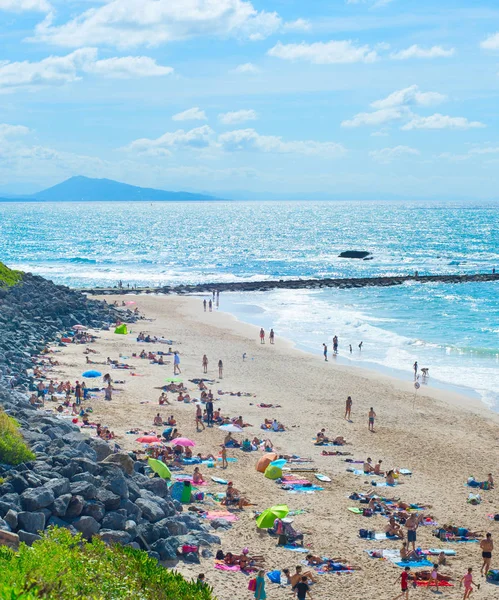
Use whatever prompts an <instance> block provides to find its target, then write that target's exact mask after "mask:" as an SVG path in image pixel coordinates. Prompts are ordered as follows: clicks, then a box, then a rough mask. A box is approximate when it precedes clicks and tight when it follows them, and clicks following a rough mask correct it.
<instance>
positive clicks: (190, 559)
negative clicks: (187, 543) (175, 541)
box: [183, 552, 200, 565]
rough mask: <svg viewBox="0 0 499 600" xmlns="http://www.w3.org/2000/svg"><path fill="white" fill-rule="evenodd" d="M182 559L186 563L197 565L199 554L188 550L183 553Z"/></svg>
mask: <svg viewBox="0 0 499 600" xmlns="http://www.w3.org/2000/svg"><path fill="white" fill-rule="evenodd" d="M183 559H184V561H185V562H186V563H192V564H196V565H198V564H199V563H200V560H199V554H197V553H196V552H188V553H187V554H184V556H183Z"/></svg>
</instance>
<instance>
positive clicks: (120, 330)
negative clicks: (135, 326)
mask: <svg viewBox="0 0 499 600" xmlns="http://www.w3.org/2000/svg"><path fill="white" fill-rule="evenodd" d="M114 333H119V334H121V335H127V333H128V329H127V326H126V324H125V323H122V324H121V325H118V327H116V329H115V330H114Z"/></svg>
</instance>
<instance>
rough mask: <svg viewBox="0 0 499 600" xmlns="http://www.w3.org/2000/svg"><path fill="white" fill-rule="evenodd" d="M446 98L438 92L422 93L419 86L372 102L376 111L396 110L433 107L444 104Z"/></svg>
mask: <svg viewBox="0 0 499 600" xmlns="http://www.w3.org/2000/svg"><path fill="white" fill-rule="evenodd" d="M444 100H446V96H444V95H443V94H439V93H438V92H422V91H421V90H420V89H419V87H418V86H417V85H411V86H410V87H407V88H404V89H402V90H397V91H396V92H393V93H392V94H390V95H389V96H387V97H386V98H384V99H383V100H377V101H376V102H372V103H371V106H372V107H373V108H376V109H385V108H394V107H397V106H432V105H434V104H439V103H440V102H444Z"/></svg>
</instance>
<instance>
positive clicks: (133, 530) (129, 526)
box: [125, 519, 138, 540]
mask: <svg viewBox="0 0 499 600" xmlns="http://www.w3.org/2000/svg"><path fill="white" fill-rule="evenodd" d="M125 531H126V532H127V533H128V534H129V535H130V537H131V538H132V540H134V539H135V538H136V537H137V533H138V530H137V523H136V522H135V521H132V520H131V519H128V520H127V521H125Z"/></svg>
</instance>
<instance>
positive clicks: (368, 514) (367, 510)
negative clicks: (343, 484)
mask: <svg viewBox="0 0 499 600" xmlns="http://www.w3.org/2000/svg"><path fill="white" fill-rule="evenodd" d="M362 515H363V516H364V517H372V516H373V511H372V510H371V509H370V508H364V509H363V510H362Z"/></svg>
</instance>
